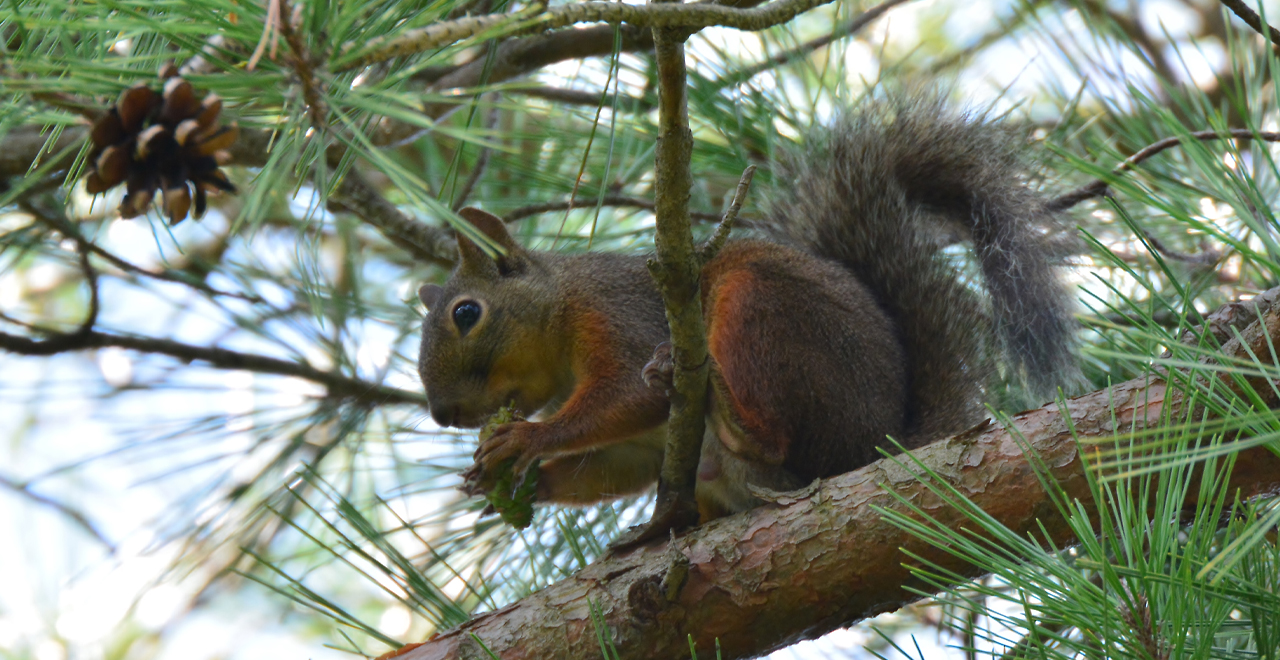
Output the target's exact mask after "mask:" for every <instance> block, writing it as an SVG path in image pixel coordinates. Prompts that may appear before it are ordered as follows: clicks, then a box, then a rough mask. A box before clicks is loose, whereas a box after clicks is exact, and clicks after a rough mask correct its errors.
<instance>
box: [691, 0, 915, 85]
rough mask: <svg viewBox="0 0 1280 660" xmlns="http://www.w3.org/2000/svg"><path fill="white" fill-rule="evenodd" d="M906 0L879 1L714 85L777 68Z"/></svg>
mask: <svg viewBox="0 0 1280 660" xmlns="http://www.w3.org/2000/svg"><path fill="white" fill-rule="evenodd" d="M906 2H911V0H884V2H881V3H880V4H878V5H876V6H874V7H872V8H870V9H868V10H866V11H864V12H862V13H861V14H858V15H857V16H854V17H853V18H851V19H849V20H847V21H845V22H844V23H843V24H841V25H838V26H836V27H835V28H833V29H832V30H831V33H830V34H825V35H823V36H821V37H818V38H816V39H813V40H811V41H808V42H805V43H803V44H801V45H799V46H796V47H795V48H792V49H790V50H788V51H786V52H782V53H778V54H777V55H774V56H773V57H770V58H768V59H765V60H762V61H760V62H757V63H755V64H752V65H750V66H746V67H743V68H741V69H738V70H737V71H733V72H730V73H728V74H726V75H724V76H722V77H721V78H720V79H719V80H718V81H716V87H717V88H725V87H732V86H734V85H737V84H740V83H743V82H745V81H747V80H750V79H752V78H754V77H756V76H758V75H760V74H761V73H764V72H765V71H768V70H770V69H774V68H777V67H779V66H782V65H784V64H787V63H789V62H792V61H794V60H796V59H798V58H801V57H804V56H806V55H808V54H809V53H812V52H813V51H815V50H818V49H819V48H822V47H823V46H826V45H827V44H829V43H831V42H833V41H835V40H836V39H842V38H844V37H847V36H850V35H852V34H855V33H856V32H858V31H859V30H861V29H862V28H864V27H866V26H867V24H869V23H871V21H874V20H876V19H877V18H880V17H881V16H883V15H884V14H885V12H888V11H889V10H890V9H893V8H894V7H897V6H898V5H900V4H903V3H906Z"/></svg>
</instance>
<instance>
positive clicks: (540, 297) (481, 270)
mask: <svg viewBox="0 0 1280 660" xmlns="http://www.w3.org/2000/svg"><path fill="white" fill-rule="evenodd" d="M459 214H460V215H461V216H462V217H463V218H464V219H466V220H467V221H468V222H470V223H471V224H472V225H473V226H474V227H475V228H476V229H479V230H480V232H481V233H483V234H484V235H485V236H487V237H489V238H490V239H492V240H493V242H494V243H495V244H497V245H498V246H499V247H501V248H502V249H503V251H504V252H505V254H501V255H497V256H490V255H489V254H488V253H486V252H485V250H484V249H483V248H481V246H479V245H477V244H476V242H475V241H472V240H471V239H469V238H467V237H466V236H464V235H462V234H461V233H459V234H458V265H457V267H456V268H455V269H454V271H453V274H452V275H450V276H449V280H448V281H447V282H445V283H444V285H443V286H441V285H437V284H427V285H424V286H423V287H422V288H421V289H419V290H418V298H419V299H421V300H422V303H423V304H424V305H426V307H427V316H426V318H425V319H423V322H422V347H421V350H420V352H419V354H418V375H419V376H421V378H422V385H423V387H425V388H426V392H427V402H428V405H429V406H430V408H431V416H432V418H434V419H435V420H436V423H438V424H440V425H441V426H461V427H473V426H480V425H481V424H483V423H484V421H485V419H486V418H487V417H488V416H489V415H492V414H493V413H495V412H497V411H498V409H499V408H501V407H502V406H504V405H507V404H514V406H515V408H516V410H518V411H519V412H522V413H524V414H532V413H534V412H537V410H538V409H540V408H542V407H543V406H545V405H546V404H547V403H548V402H549V401H550V400H551V399H552V398H553V397H554V396H555V393H556V382H557V380H558V375H559V374H558V368H557V362H558V361H557V360H556V358H557V357H559V356H557V355H555V348H554V347H553V345H552V344H549V342H548V338H549V333H548V326H547V324H548V322H549V320H550V318H551V315H552V311H553V308H554V306H555V295H554V292H553V291H552V290H551V281H550V276H549V274H548V273H547V271H546V269H545V268H544V267H543V265H542V264H541V263H540V262H539V260H538V258H537V257H536V256H535V255H533V254H531V253H529V252H527V251H525V250H524V249H523V248H521V247H520V246H519V245H518V244H517V243H516V242H515V239H513V238H512V237H511V234H509V233H508V232H507V228H506V225H505V224H504V223H503V222H502V219H501V218H498V217H497V216H494V215H491V214H489V213H485V212H484V211H481V210H479V209H474V208H465V209H462V210H461V211H460V212H459Z"/></svg>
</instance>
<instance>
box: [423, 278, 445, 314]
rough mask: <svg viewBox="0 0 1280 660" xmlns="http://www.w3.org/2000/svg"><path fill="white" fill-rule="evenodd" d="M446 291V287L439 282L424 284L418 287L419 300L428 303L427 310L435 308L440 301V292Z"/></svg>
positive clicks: (424, 303)
mask: <svg viewBox="0 0 1280 660" xmlns="http://www.w3.org/2000/svg"><path fill="white" fill-rule="evenodd" d="M442 293H444V287H442V286H440V285H439V284H423V285H422V286H421V287H419V289H418V300H421V301H422V304H423V305H426V307H427V311H428V312H430V311H431V310H433V309H435V307H436V303H439V302H440V294H442Z"/></svg>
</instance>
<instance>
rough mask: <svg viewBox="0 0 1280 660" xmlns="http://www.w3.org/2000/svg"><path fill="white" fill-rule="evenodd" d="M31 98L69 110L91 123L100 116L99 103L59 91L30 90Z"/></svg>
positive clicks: (100, 106) (100, 108)
mask: <svg viewBox="0 0 1280 660" xmlns="http://www.w3.org/2000/svg"><path fill="white" fill-rule="evenodd" d="M31 98H33V99H35V100H37V101H44V102H45V103H48V104H49V105H51V106H54V107H55V108H62V109H63V110H70V111H71V112H74V113H76V114H78V115H80V116H81V117H84V118H85V119H86V120H88V121H89V123H91V124H92V123H93V122H96V121H98V119H99V118H100V117H102V105H101V104H99V103H91V102H89V101H85V100H83V99H78V98H76V97H74V96H71V95H69V94H63V93H61V92H32V93H31Z"/></svg>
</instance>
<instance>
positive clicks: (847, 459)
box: [419, 101, 1073, 519]
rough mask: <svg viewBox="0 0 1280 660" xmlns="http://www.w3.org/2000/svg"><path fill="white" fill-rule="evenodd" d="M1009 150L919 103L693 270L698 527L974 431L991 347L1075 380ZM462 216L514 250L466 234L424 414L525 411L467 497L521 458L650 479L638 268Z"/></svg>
mask: <svg viewBox="0 0 1280 660" xmlns="http://www.w3.org/2000/svg"><path fill="white" fill-rule="evenodd" d="M1008 135H1009V134H1008V131H1007V130H1006V129H1003V128H1001V127H999V126H998V125H996V124H992V123H989V122H985V121H982V120H974V119H972V118H968V117H958V118H957V117H955V116H951V115H948V114H946V111H945V109H943V108H941V107H940V106H937V105H936V104H932V103H931V102H927V101H926V102H918V103H917V104H916V105H915V106H912V105H911V104H910V103H908V104H906V105H902V104H901V103H900V104H899V105H897V106H895V105H892V104H889V105H885V106H872V107H871V108H870V109H868V110H864V111H863V112H861V113H860V114H854V115H852V116H851V117H849V118H846V119H845V120H844V122H843V123H841V124H840V125H839V126H838V127H837V128H836V129H835V130H834V131H833V132H832V133H830V134H828V135H827V138H826V140H827V141H826V142H823V143H822V144H824V145H825V146H823V147H821V148H819V149H817V150H816V151H815V152H814V153H815V154H816V155H811V156H809V157H808V159H802V160H800V161H797V162H796V163H794V164H793V165H792V172H793V173H796V174H797V175H798V176H799V179H798V180H797V181H796V182H795V185H792V186H789V187H788V188H789V189H790V190H792V191H793V193H792V195H790V196H787V197H784V198H782V199H781V200H777V201H775V204H774V207H773V208H774V211H773V212H772V213H771V215H770V219H769V220H768V221H766V222H765V223H764V226H765V229H766V233H768V234H769V235H770V236H771V237H772V240H769V241H766V240H738V241H732V242H730V243H729V244H728V245H726V246H725V247H724V248H723V249H722V250H721V252H720V253H719V254H718V255H717V256H716V257H715V258H714V259H713V260H712V261H711V262H710V263H708V264H707V265H706V266H705V267H704V268H703V271H702V281H701V286H702V303H703V311H704V314H705V320H706V324H707V331H708V346H709V350H710V354H711V360H712V365H711V366H712V369H711V387H710V390H709V394H708V396H709V397H710V400H709V404H710V405H709V408H708V410H709V413H708V431H707V436H706V438H705V439H704V442H703V450H702V457H701V463H700V465H699V482H698V500H699V509H700V511H701V513H702V515H703V517H704V519H706V518H714V517H717V516H720V515H725V514H727V513H732V512H734V511H740V510H742V509H744V508H747V507H750V506H754V505H755V504H756V503H758V500H757V499H756V497H755V496H754V495H753V494H752V492H751V491H750V489H749V486H755V487H760V488H767V489H772V490H785V489H791V488H796V487H799V486H802V485H804V484H805V483H807V482H808V481H810V480H812V479H814V478H817V477H827V476H831V475H834V474H839V473H841V472H846V471H849V470H852V469H855V468H858V467H860V466H862V465H865V464H867V463H869V462H871V461H873V460H875V459H876V458H877V457H878V452H877V447H882V446H885V445H886V444H887V438H888V437H893V438H897V439H899V440H901V441H904V442H906V443H908V444H909V445H918V444H922V443H924V442H927V441H929V440H932V439H934V438H936V437H938V436H940V435H942V434H945V433H951V432H956V431H960V430H962V429H963V428H965V426H966V425H968V424H971V423H973V422H974V421H976V420H977V419H978V418H979V415H980V412H981V402H982V400H983V398H984V396H985V394H984V388H985V387H986V385H987V382H988V379H989V378H990V377H991V376H992V374H994V373H995V372H996V370H997V368H998V366H999V363H1000V354H1001V351H1004V353H1003V355H1005V356H1007V357H1006V361H1005V362H1004V363H1003V364H1005V365H1008V366H1007V368H1008V369H1011V370H1012V372H1013V373H1016V374H1021V376H1022V377H1023V378H1025V379H1026V381H1027V382H1028V384H1029V387H1030V388H1031V389H1032V390H1033V391H1035V392H1037V393H1045V392H1047V387H1046V386H1047V385H1048V384H1051V383H1056V382H1068V383H1069V382H1070V380H1071V378H1072V377H1073V366H1072V360H1071V358H1070V356H1069V353H1070V349H1071V337H1070V328H1071V326H1070V319H1069V315H1068V313H1067V310H1068V307H1069V305H1068V303H1067V302H1066V301H1065V300H1063V299H1062V296H1063V295H1064V292H1063V290H1062V288H1061V286H1060V285H1059V284H1057V283H1056V280H1055V279H1054V276H1053V274H1052V273H1051V271H1050V265H1051V260H1050V259H1049V258H1048V255H1047V253H1046V250H1045V248H1043V247H1042V246H1041V245H1040V243H1039V242H1037V241H1039V240H1040V239H1039V238H1038V237H1040V236H1042V235H1043V232H1041V231H1039V230H1038V229H1037V228H1036V224H1037V223H1041V222H1042V221H1044V220H1045V218H1044V215H1045V214H1044V213H1043V211H1042V210H1040V209H1041V207H1039V206H1038V205H1037V204H1038V202H1037V198H1036V197H1035V195H1034V194H1033V193H1031V192H1030V191H1029V190H1028V189H1027V188H1026V186H1025V185H1024V184H1023V183H1022V182H1021V180H1020V170H1019V169H1018V168H1017V167H1016V165H1017V159H1016V158H1015V157H1013V156H1012V155H1011V154H1012V149H1013V145H1014V142H1013V140H1012V139H1011V138H1010V137H1008ZM463 215H464V216H465V217H466V218H467V219H468V220H470V221H471V222H472V223H473V224H475V226H476V227H477V228H478V229H479V230H480V231H481V232H483V233H484V234H485V235H486V236H487V237H488V238H489V239H490V240H492V242H493V243H494V244H496V245H498V246H500V247H501V248H503V250H504V252H505V254H502V255H500V256H497V257H494V256H491V255H490V254H488V253H486V251H485V248H483V247H482V246H481V245H479V244H477V243H476V242H473V241H472V240H471V239H469V238H466V237H464V236H460V237H459V239H458V243H459V256H460V261H459V266H458V268H457V270H456V271H455V272H454V274H453V276H452V277H450V279H449V281H448V282H447V283H446V284H445V285H444V286H443V287H436V286H434V285H429V286H427V287H424V288H423V290H422V292H421V297H422V299H423V302H424V303H426V304H427V306H428V308H429V309H430V313H429V314H428V316H427V318H426V320H425V321H424V323H423V330H424V331H423V341H422V350H421V354H420V356H419V372H420V374H421V376H422V381H423V384H424V386H425V387H426V391H427V397H428V400H429V402H430V406H431V413H432V416H433V417H434V418H435V419H436V421H437V422H439V423H440V424H442V425H458V426H478V425H479V424H481V423H482V422H483V421H484V419H485V417H486V416H487V415H489V414H492V413H493V412H495V411H496V410H497V409H498V408H499V407H501V406H502V405H504V404H507V403H509V402H514V403H515V405H516V407H517V408H518V409H519V410H520V411H521V412H523V413H524V414H526V415H529V416H530V419H531V421H523V422H515V423H512V424H507V425H504V426H502V427H500V428H499V429H498V430H497V431H496V432H495V433H494V434H493V436H492V437H490V438H489V439H488V440H487V441H486V442H485V443H484V444H483V445H482V446H481V447H480V448H479V449H478V450H477V452H476V465H475V466H474V467H473V468H472V469H471V470H470V471H469V472H468V475H467V477H468V482H469V484H471V488H472V490H484V489H485V488H486V484H487V483H488V479H487V477H489V476H491V475H492V474H493V473H494V472H495V470H496V469H497V467H498V466H499V465H501V464H503V463H505V462H506V461H508V460H512V459H514V460H515V461H516V469H517V470H523V469H525V468H526V467H528V466H530V465H532V464H533V462H534V461H535V460H539V459H540V460H542V462H541V464H540V468H539V470H540V472H539V488H538V498H539V499H540V500H542V501H548V502H559V503H565V504H586V503H590V502H595V501H599V500H603V499H609V498H612V497H617V496H621V495H627V494H632V493H636V492H639V491H641V490H643V489H644V488H646V487H648V485H649V484H651V483H653V482H654V481H655V480H656V479H657V476H658V473H659V470H660V467H661V457H662V446H663V437H664V435H665V433H664V428H665V423H666V419H667V412H668V403H667V400H666V396H665V394H664V393H663V392H662V390H661V389H659V388H650V387H647V386H646V384H645V382H644V380H643V379H642V378H641V373H642V371H645V372H646V376H648V375H651V374H652V372H653V370H654V367H653V365H650V366H649V368H648V370H646V363H648V362H649V361H650V358H651V356H653V351H654V347H655V346H657V345H658V344H660V343H661V342H663V341H665V340H666V339H667V329H666V317H665V313H664V311H663V306H662V301H661V299H660V297H659V295H658V292H657V290H656V288H655V287H654V285H653V283H652V281H651V279H650V276H649V274H648V272H647V271H646V269H645V267H644V262H643V258H641V257H635V256H623V255H616V254H582V255H572V256H567V255H560V254H554V253H541V252H530V251H526V250H523V249H522V248H521V247H520V246H519V245H518V244H517V243H516V241H515V240H514V239H512V237H511V236H510V234H508V233H507V230H506V227H505V226H504V225H503V223H502V222H501V220H499V219H498V218H496V217H494V216H491V215H488V214H486V213H484V212H482V211H479V210H476V209H464V211H463ZM938 220H942V221H950V222H958V223H959V224H960V225H961V226H962V227H965V228H967V229H969V230H970V231H971V233H972V237H973V240H974V241H975V248H976V249H975V253H976V255H977V257H978V260H979V263H980V265H981V266H982V268H983V271H984V273H985V274H986V280H987V285H988V290H989V291H990V297H989V299H990V300H991V302H990V306H991V308H992V310H993V312H994V314H995V316H994V323H993V322H992V320H990V319H988V317H987V316H986V314H985V312H984V306H983V300H982V298H981V297H980V295H979V294H978V293H977V292H975V291H974V290H973V288H972V287H971V286H969V285H966V284H963V283H961V282H960V280H959V279H958V277H957V275H956V273H955V272H954V271H953V270H952V269H951V267H950V265H949V264H948V263H947V260H946V259H945V258H944V257H943V255H941V253H940V250H939V248H938V246H937V245H936V241H934V240H933V239H932V236H933V234H931V233H930V231H929V229H928V227H929V226H931V225H937V224H938ZM463 303H474V304H476V305H479V307H480V308H481V309H482V310H483V311H482V313H481V315H480V317H479V318H478V320H476V322H475V324H474V325H473V326H472V327H470V328H469V329H467V331H466V332H463V331H462V329H460V328H459V325H458V323H457V321H456V320H455V318H454V310H455V309H456V308H457V306H458V305H460V304H463ZM1041 340H1048V341H1053V342H1058V345H1051V346H1041V345H1039V344H1038V343H1037V342H1040V341H1041Z"/></svg>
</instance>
